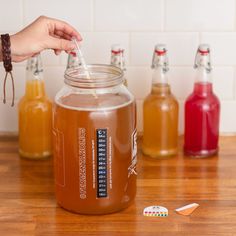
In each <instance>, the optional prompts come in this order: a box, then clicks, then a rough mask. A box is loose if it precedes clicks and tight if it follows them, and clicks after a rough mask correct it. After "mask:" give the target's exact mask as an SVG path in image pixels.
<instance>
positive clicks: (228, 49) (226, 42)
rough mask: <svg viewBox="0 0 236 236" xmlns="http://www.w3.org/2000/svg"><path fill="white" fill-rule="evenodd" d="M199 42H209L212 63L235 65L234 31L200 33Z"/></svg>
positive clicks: (235, 33) (235, 40)
mask: <svg viewBox="0 0 236 236" xmlns="http://www.w3.org/2000/svg"><path fill="white" fill-rule="evenodd" d="M201 42H202V43H209V44H210V46H211V53H212V63H213V65H236V32H234V33H229V32H221V33H215V32H214V33H202V35H201Z"/></svg>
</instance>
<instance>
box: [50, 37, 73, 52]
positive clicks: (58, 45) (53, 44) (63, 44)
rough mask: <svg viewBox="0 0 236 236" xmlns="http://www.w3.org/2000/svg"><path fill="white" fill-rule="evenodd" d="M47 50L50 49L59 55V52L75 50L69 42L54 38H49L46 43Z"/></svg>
mask: <svg viewBox="0 0 236 236" xmlns="http://www.w3.org/2000/svg"><path fill="white" fill-rule="evenodd" d="M46 44H47V48H52V49H54V50H55V53H56V54H57V53H59V52H60V51H61V50H64V51H71V50H73V49H74V48H75V45H74V43H73V42H71V41H70V40H66V39H59V38H55V37H50V38H49V39H48V40H47V42H46Z"/></svg>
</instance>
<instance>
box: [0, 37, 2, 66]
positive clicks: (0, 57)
mask: <svg viewBox="0 0 236 236" xmlns="http://www.w3.org/2000/svg"><path fill="white" fill-rule="evenodd" d="M1 61H2V42H1V40H0V62H1Z"/></svg>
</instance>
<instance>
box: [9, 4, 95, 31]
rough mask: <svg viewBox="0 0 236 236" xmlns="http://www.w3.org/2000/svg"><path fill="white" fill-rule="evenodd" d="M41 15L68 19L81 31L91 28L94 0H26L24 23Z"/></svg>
mask: <svg viewBox="0 0 236 236" xmlns="http://www.w3.org/2000/svg"><path fill="white" fill-rule="evenodd" d="M11 1H14V0H11ZM40 15H46V16H50V17H52V18H58V19H61V20H64V21H67V22H68V23H70V24H72V25H73V26H74V27H75V28H77V29H78V30H80V31H81V30H91V29H92V0H67V1H65V0H50V1H48V0H40V1H32V0H24V25H26V24H29V23H30V22H32V21H33V20H35V19H36V18H37V17H39V16H40Z"/></svg>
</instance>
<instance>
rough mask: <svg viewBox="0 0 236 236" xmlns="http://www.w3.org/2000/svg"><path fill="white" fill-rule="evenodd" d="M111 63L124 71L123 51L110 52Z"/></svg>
mask: <svg viewBox="0 0 236 236" xmlns="http://www.w3.org/2000/svg"><path fill="white" fill-rule="evenodd" d="M111 65H113V66H116V67H119V68H120V69H121V70H123V71H126V67H125V58H124V51H119V52H111Z"/></svg>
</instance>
